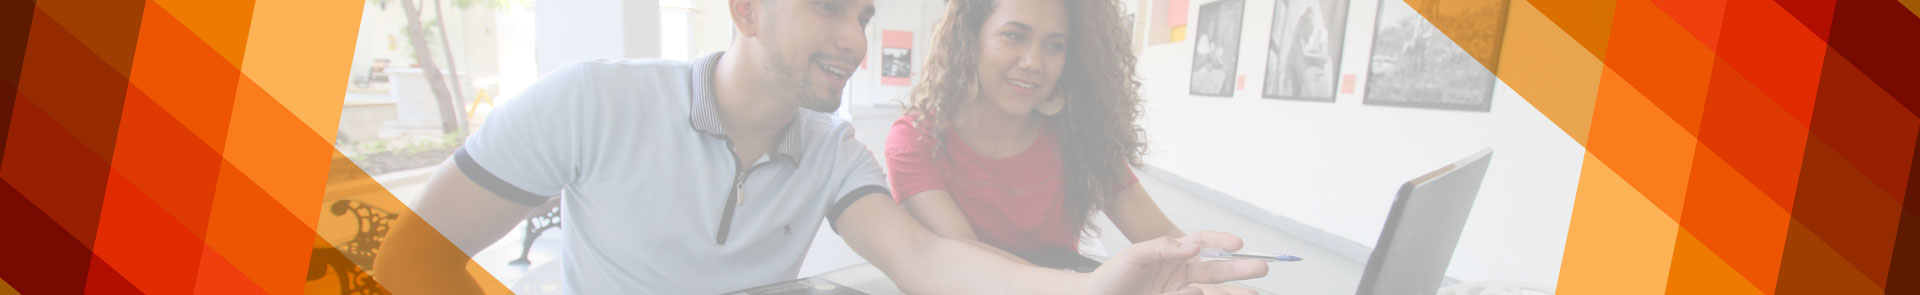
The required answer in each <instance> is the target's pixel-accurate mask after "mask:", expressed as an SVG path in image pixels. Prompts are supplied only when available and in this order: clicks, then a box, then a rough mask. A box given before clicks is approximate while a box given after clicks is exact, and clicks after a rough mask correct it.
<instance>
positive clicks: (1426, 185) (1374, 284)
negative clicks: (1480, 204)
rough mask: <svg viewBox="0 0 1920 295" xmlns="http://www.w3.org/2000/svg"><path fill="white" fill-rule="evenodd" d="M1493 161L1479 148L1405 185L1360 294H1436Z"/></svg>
mask: <svg viewBox="0 0 1920 295" xmlns="http://www.w3.org/2000/svg"><path fill="white" fill-rule="evenodd" d="M1492 159H1493V149H1491V148H1487V149H1481V150H1480V151H1479V152H1475V153H1473V155H1470V156H1467V157H1466V158H1465V159H1461V160H1460V161H1458V162H1454V163H1452V164H1448V165H1447V166H1445V167H1440V169H1438V170H1434V171H1433V172H1430V173H1427V174H1426V175H1422V176H1420V177H1417V178H1414V179H1413V180H1410V181H1407V183H1406V184H1403V185H1401V186H1400V194H1399V196H1398V197H1397V198H1396V199H1394V201H1393V209H1392V211H1391V212H1390V213H1388V215H1387V224H1386V226H1385V227H1384V228H1383V229H1381V231H1380V241H1379V243H1375V244H1374V248H1373V256H1372V258H1370V259H1367V270H1366V274H1364V275H1363V276H1361V278H1360V289H1359V292H1358V293H1357V294H1360V295H1374V294H1393V295H1406V294H1422V295H1424V294H1434V293H1435V292H1437V291H1438V290H1439V289H1440V282H1441V280H1442V279H1444V278H1445V275H1446V271H1447V264H1448V263H1449V262H1450V261H1451V260H1452V259H1453V249H1454V246H1456V245H1457V244H1458V242H1459V241H1460V231H1461V229H1462V228H1463V227H1465V226H1466V224H1467V214H1468V213H1471V211H1472V209H1473V199H1474V196H1475V195H1477V194H1479V192H1480V181H1481V179H1482V178H1484V177H1485V176H1486V174H1487V163H1488V162H1489V161H1491V160H1492Z"/></svg>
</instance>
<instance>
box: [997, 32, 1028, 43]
mask: <svg viewBox="0 0 1920 295" xmlns="http://www.w3.org/2000/svg"><path fill="white" fill-rule="evenodd" d="M1000 36H1003V37H1007V40H1013V41H1016V42H1017V41H1022V40H1026V39H1027V35H1026V34H1021V33H1013V32H1009V33H1001V34H1000Z"/></svg>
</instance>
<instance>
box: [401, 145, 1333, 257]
mask: <svg viewBox="0 0 1920 295" xmlns="http://www.w3.org/2000/svg"><path fill="white" fill-rule="evenodd" d="M852 111H853V114H854V120H853V124H854V127H855V130H856V131H855V137H856V139H858V140H860V141H861V142H864V143H867V144H868V145H869V149H870V150H873V151H875V153H874V156H875V157H876V158H878V157H881V155H880V154H879V152H878V151H879V150H880V145H881V144H883V143H885V138H886V134H887V131H888V130H889V128H890V127H891V126H890V125H891V124H892V123H893V120H894V119H896V118H898V117H899V115H900V110H899V109H897V108H876V107H856V108H854V109H852ZM1136 174H1139V175H1140V177H1141V183H1142V185H1143V186H1145V187H1146V188H1147V191H1148V193H1149V194H1151V195H1152V196H1153V198H1154V201H1155V202H1156V203H1158V204H1159V205H1160V208H1161V210H1162V211H1164V212H1166V214H1167V217H1168V218H1170V219H1172V220H1173V221H1174V223H1175V224H1176V225H1178V226H1180V228H1181V229H1184V230H1187V231H1196V230H1215V231H1222V232H1228V233H1233V234H1236V235H1239V236H1240V237H1241V238H1242V239H1243V240H1245V241H1246V245H1247V249H1246V250H1252V251H1260V252H1281V253H1286V254H1292V255H1296V256H1300V257H1303V258H1306V260H1304V261H1300V262H1292V263H1278V264H1273V265H1272V268H1271V271H1270V273H1269V274H1268V276H1267V277H1266V278H1260V279H1254V280H1248V281H1245V282H1242V283H1244V284H1246V285H1248V286H1251V287H1254V288H1258V289H1263V290H1270V291H1278V292H1282V293H1290V294H1293V293H1297V294H1342V293H1352V292H1353V290H1354V288H1355V286H1356V285H1357V284H1358V282H1359V280H1360V274H1361V271H1362V269H1363V268H1364V267H1365V265H1364V261H1354V260H1353V259H1348V258H1343V257H1342V255H1338V254H1336V253H1333V252H1332V251H1329V250H1327V249H1321V248H1319V247H1316V246H1313V244H1312V243H1309V242H1308V241H1306V240H1304V239H1302V238H1299V237H1296V236H1294V235H1289V234H1288V233H1285V232H1282V231H1281V230H1279V229H1276V228H1274V227H1271V226H1268V225H1266V224H1263V223H1261V222H1258V221H1256V219H1253V218H1247V217H1245V216H1241V215H1238V214H1235V213H1233V211H1231V210H1228V209H1226V208H1224V207H1221V206H1220V205H1218V204H1216V203H1213V202H1210V201H1207V200H1206V199H1204V198H1201V197H1199V196H1196V195H1195V194H1193V193H1190V192H1187V191H1184V190H1181V189H1180V188H1178V186H1176V185H1172V184H1170V183H1169V182H1168V181H1167V180H1163V179H1157V178H1154V177H1152V176H1150V175H1149V174H1146V173H1136ZM418 186H419V185H418V184H410V185H399V186H394V187H389V190H390V191H392V192H393V193H394V194H395V195H396V196H399V197H400V198H401V199H402V200H410V199H412V198H413V196H414V195H417V194H419V188H418ZM1095 223H1096V224H1098V225H1099V226H1101V227H1102V230H1101V232H1103V233H1107V234H1105V235H1104V236H1102V237H1100V238H1099V242H1098V244H1099V246H1097V247H1095V248H1104V249H1105V250H1106V251H1107V252H1108V253H1114V252H1117V251H1119V249H1121V248H1123V247H1124V246H1125V245H1127V244H1128V243H1127V242H1126V239H1125V238H1124V237H1121V236H1120V235H1119V230H1118V229H1115V228H1113V225H1112V223H1111V222H1108V221H1106V220H1105V218H1098V219H1096V221H1095ZM520 236H521V234H520V229H518V228H516V229H515V230H514V232H513V233H510V234H508V235H507V236H506V237H504V238H502V239H501V241H500V242H499V243H496V244H495V245H493V246H491V247H489V248H487V249H486V250H483V251H481V252H479V253H478V254H476V255H475V257H474V259H475V260H476V261H479V262H480V264H481V265H482V266H483V267H486V268H487V270H488V271H489V272H491V273H492V274H493V275H494V276H495V277H496V278H498V279H500V280H501V281H503V282H506V284H507V285H508V286H513V285H514V282H516V281H519V280H520V278H521V277H522V276H524V275H525V273H526V270H527V269H528V267H527V266H519V265H510V264H508V263H507V261H510V260H513V259H515V258H517V257H518V256H519V254H520V251H519V250H520V240H521V238H520ZM565 239H566V237H564V235H562V234H547V235H542V236H541V237H540V239H539V240H538V241H537V242H536V243H535V244H534V249H533V251H531V254H530V255H529V257H530V260H532V261H533V265H540V264H542V263H546V262H550V261H554V260H556V259H557V258H559V254H560V252H559V251H560V249H561V248H562V245H563V244H564V243H565ZM1089 250H1091V249H1089ZM1089 252H1098V251H1097V250H1095V251H1089ZM1090 254H1097V253H1090ZM860 263H865V261H864V260H863V259H861V258H860V257H859V256H858V255H856V254H855V253H854V252H853V251H852V250H851V249H849V248H847V245H846V243H845V242H843V241H841V239H840V237H839V236H838V235H835V234H834V233H833V232H832V230H829V229H827V228H826V227H822V228H821V231H820V232H819V234H818V235H817V237H816V238H815V239H814V242H813V248H812V249H811V250H810V252H809V253H808V255H807V259H806V262H805V263H803V264H802V266H801V267H800V275H801V276H812V275H816V274H819V273H822V272H826V271H830V270H834V269H838V268H841V267H846V266H850V265H855V264H860Z"/></svg>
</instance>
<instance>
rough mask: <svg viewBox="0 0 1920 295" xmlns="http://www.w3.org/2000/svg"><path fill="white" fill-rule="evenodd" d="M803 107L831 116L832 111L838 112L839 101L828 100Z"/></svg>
mask: <svg viewBox="0 0 1920 295" xmlns="http://www.w3.org/2000/svg"><path fill="white" fill-rule="evenodd" d="M804 107H805V108H807V110H812V111H815V112H822V113H828V114H832V113H833V112H834V111H838V110H840V100H838V99H835V100H829V101H821V102H817V103H810V104H807V105H806V106H804Z"/></svg>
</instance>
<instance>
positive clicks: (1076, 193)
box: [907, 0, 1146, 233]
mask: <svg viewBox="0 0 1920 295" xmlns="http://www.w3.org/2000/svg"><path fill="white" fill-rule="evenodd" d="M997 1H1013V0H948V1H947V14H946V17H944V18H943V19H942V20H941V21H940V22H939V24H937V25H936V26H935V27H934V33H933V36H934V37H933V48H932V51H931V53H930V55H928V58H927V62H926V72H925V74H924V75H922V76H921V78H920V83H919V85H917V86H915V87H914V88H913V91H912V93H911V94H910V99H911V100H912V101H911V102H910V103H909V104H908V107H907V112H908V113H909V114H915V115H916V116H917V117H916V118H914V121H913V122H914V127H915V128H918V129H920V131H921V133H922V134H928V135H932V136H933V137H934V141H935V142H936V143H938V146H939V148H938V150H940V151H942V152H944V150H945V149H946V144H947V142H948V141H947V140H946V138H945V133H943V132H941V131H943V130H947V129H949V128H952V127H953V125H954V124H953V123H954V119H953V118H954V117H955V116H948V115H945V114H953V113H954V112H956V111H958V110H960V109H961V108H962V107H964V106H965V105H966V104H967V103H971V102H974V101H976V100H975V98H976V97H977V96H978V95H979V93H980V86H979V85H980V84H979V81H977V78H978V77H979V76H978V74H979V73H978V71H979V66H978V65H979V58H980V50H981V46H980V45H981V44H979V42H980V39H981V38H980V34H981V27H982V26H983V25H984V24H985V22H986V20H987V17H988V16H989V15H992V14H993V10H994V6H995V5H996V2H997ZM1020 1H1031V0H1020ZM1058 1H1062V2H1063V4H1064V5H1066V11H1068V12H1069V15H1068V17H1069V18H1071V19H1072V20H1071V21H1070V25H1069V31H1068V32H1070V33H1069V34H1068V40H1067V54H1066V59H1067V61H1066V65H1065V67H1064V69H1063V71H1062V73H1061V74H1060V79H1059V81H1058V82H1057V83H1056V84H1057V85H1058V86H1057V89H1056V91H1060V95H1061V97H1062V98H1063V99H1066V106H1065V107H1063V108H1061V111H1060V112H1059V113H1057V114H1054V115H1053V118H1051V119H1050V120H1047V121H1049V122H1051V126H1049V127H1050V128H1053V131H1054V132H1053V133H1054V134H1055V136H1056V137H1057V139H1058V142H1059V143H1060V144H1059V148H1060V151H1059V154H1060V158H1061V162H1062V163H1061V164H1062V166H1063V168H1065V169H1064V175H1062V177H1063V178H1064V179H1065V180H1066V181H1065V182H1064V183H1065V184H1066V185H1065V187H1063V189H1064V191H1065V193H1066V204H1065V206H1063V209H1064V210H1066V214H1067V218H1068V219H1067V220H1069V222H1071V223H1072V224H1073V225H1075V226H1074V228H1076V229H1081V232H1083V233H1087V232H1090V231H1087V229H1091V226H1089V224H1090V223H1089V222H1088V221H1089V220H1090V219H1091V218H1092V216H1093V213H1094V212H1097V211H1098V210H1101V209H1102V208H1107V207H1108V206H1110V205H1111V204H1110V203H1111V200H1112V199H1113V196H1115V195H1117V194H1118V193H1119V191H1120V190H1121V189H1124V187H1121V185H1124V184H1125V182H1126V181H1127V174H1126V169H1128V167H1129V166H1133V167H1138V166H1141V161H1140V157H1141V155H1142V154H1144V153H1145V152H1146V143H1145V142H1144V139H1143V138H1142V136H1141V129H1140V127H1139V126H1137V125H1135V121H1136V120H1138V119H1139V118H1140V113H1141V108H1140V92H1139V89H1140V81H1139V80H1138V78H1137V76H1135V73H1134V64H1135V63H1134V60H1135V57H1134V55H1133V51H1132V44H1131V40H1132V28H1128V27H1126V26H1125V25H1124V24H1123V22H1122V19H1121V18H1122V16H1121V15H1120V7H1121V6H1120V5H1121V4H1120V3H1119V2H1118V1H1116V0H1058ZM942 152H936V153H935V154H936V155H938V154H941V153H942Z"/></svg>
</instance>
